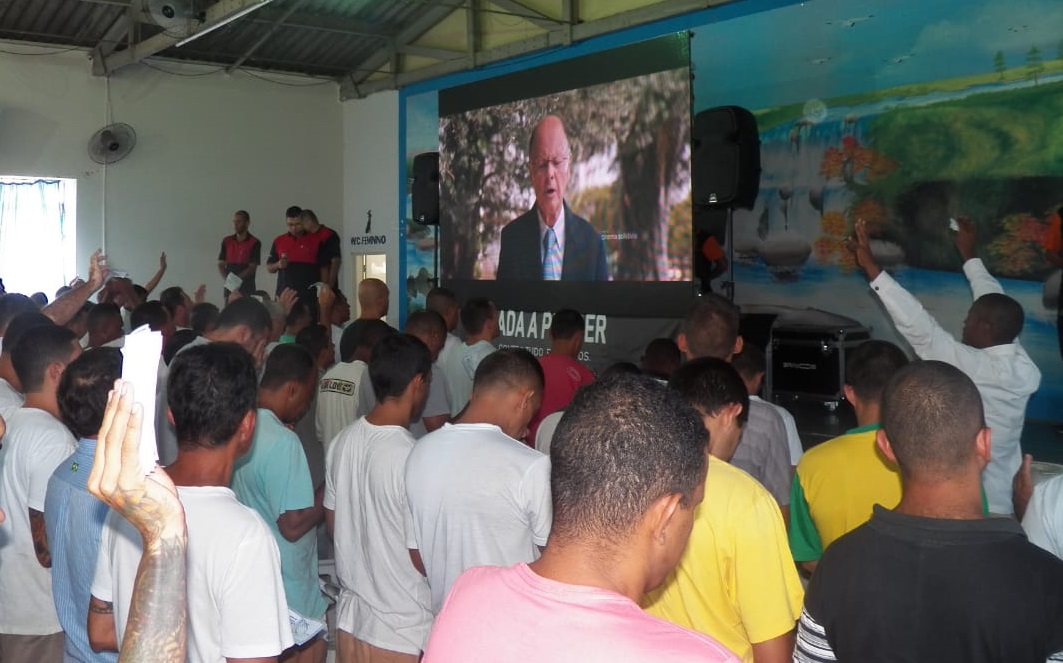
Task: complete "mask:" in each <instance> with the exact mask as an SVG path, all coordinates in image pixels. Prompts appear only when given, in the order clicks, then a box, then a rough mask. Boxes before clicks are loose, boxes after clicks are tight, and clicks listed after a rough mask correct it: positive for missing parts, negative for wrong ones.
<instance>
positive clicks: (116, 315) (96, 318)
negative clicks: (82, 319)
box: [87, 302, 122, 334]
mask: <svg viewBox="0 0 1063 663" xmlns="http://www.w3.org/2000/svg"><path fill="white" fill-rule="evenodd" d="M116 321H117V323H118V324H122V308H121V307H120V306H118V304H115V303H113V302H104V303H102V304H97V305H95V306H93V307H92V310H91V311H89V321H88V325H87V326H88V329H89V333H90V334H98V333H100V332H101V331H103V330H104V329H105V328H106V327H107V326H108V325H112V324H114V323H115V322H116Z"/></svg>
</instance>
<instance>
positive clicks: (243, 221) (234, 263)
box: [218, 210, 262, 300]
mask: <svg viewBox="0 0 1063 663" xmlns="http://www.w3.org/2000/svg"><path fill="white" fill-rule="evenodd" d="M250 226H251V215H250V214H248V213H247V212H246V211H244V210H238V211H237V212H236V213H235V214H233V230H235V231H236V232H235V233H233V234H232V235H229V236H228V237H226V238H225V239H223V240H222V241H221V251H219V252H218V274H220V275H221V277H222V278H223V279H224V278H226V277H227V276H228V275H229V274H236V275H237V276H238V277H240V279H242V281H243V282H242V283H241V284H240V292H241V293H243V294H244V295H245V296H247V295H251V294H254V292H255V290H257V289H258V288H257V287H256V286H255V271H256V270H258V265H259V263H261V262H262V242H260V241H259V239H258V238H257V237H255V236H254V235H252V234H251V233H250V232H249V231H248V228H249V227H250ZM229 292H230V290H229V288H228V287H227V286H226V288H225V299H226V300H228V299H229Z"/></svg>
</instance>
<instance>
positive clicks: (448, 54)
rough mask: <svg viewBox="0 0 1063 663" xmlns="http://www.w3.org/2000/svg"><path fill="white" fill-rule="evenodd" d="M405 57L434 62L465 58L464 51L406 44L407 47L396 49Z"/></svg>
mask: <svg viewBox="0 0 1063 663" xmlns="http://www.w3.org/2000/svg"><path fill="white" fill-rule="evenodd" d="M395 50H396V51H398V52H399V53H402V54H403V55H414V56H417V57H422V58H432V59H433V60H454V59H456V58H463V57H465V53H464V52H463V51H452V50H450V49H447V48H431V47H428V46H417V45H415V44H406V45H405V46H399V47H397V48H396V49H395Z"/></svg>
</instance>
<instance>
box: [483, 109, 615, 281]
mask: <svg viewBox="0 0 1063 663" xmlns="http://www.w3.org/2000/svg"><path fill="white" fill-rule="evenodd" d="M528 148H529V149H528V152H529V155H530V161H529V163H528V169H529V171H530V173H531V181H532V188H533V189H534V190H535V206H534V207H533V208H532V209H530V210H528V211H527V212H526V213H524V214H522V215H521V216H519V217H517V218H516V219H514V220H513V221H511V222H510V223H508V224H507V225H506V227H505V228H503V229H502V247H501V250H500V251H499V255H498V272H497V278H498V279H512V280H523V281H560V280H565V281H607V280H609V268H608V265H607V264H606V259H605V242H604V241H603V240H602V236H601V235H600V234H599V233H598V231H597V230H595V229H594V226H592V225H591V224H590V223H588V222H587V220H586V219H583V218H581V217H579V216H576V215H575V214H574V213H573V212H572V210H571V209H569V207H568V205H566V204H565V188H566V187H567V186H568V178H569V167H570V165H571V158H572V154H571V151H570V150H569V144H568V136H567V135H565V125H564V124H563V123H562V122H561V118H559V117H557V116H556V115H547V116H546V117H544V118H543V119H542V120H540V121H539V124H537V125H535V129H533V130H532V135H531V141H530V142H529V145H528Z"/></svg>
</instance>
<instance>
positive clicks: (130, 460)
mask: <svg viewBox="0 0 1063 663" xmlns="http://www.w3.org/2000/svg"><path fill="white" fill-rule="evenodd" d="M142 423H143V410H142V409H141V407H140V406H139V405H137V406H134V405H133V388H132V385H129V384H127V383H123V382H121V381H118V382H116V383H115V390H114V391H113V392H111V394H110V396H109V398H108V400H107V409H106V410H105V411H104V415H103V425H102V426H101V427H100V433H99V438H98V440H99V441H98V442H97V444H96V457H95V460H94V462H93V464H92V472H91V474H90V475H89V481H88V488H89V491H90V492H91V493H92V494H93V495H95V496H96V497H98V498H99V499H100V500H102V501H103V502H105V503H106V504H107V505H108V506H110V507H111V508H112V509H114V510H115V511H117V512H118V513H119V514H121V515H122V516H123V517H125V518H126V519H127V520H129V522H130V523H132V524H133V525H134V526H135V527H136V528H137V530H139V531H140V535H141V538H142V539H143V542H144V552H143V555H142V557H141V558H140V566H139V567H138V568H137V575H136V580H135V582H134V585H133V598H132V603H131V604H130V608H129V616H128V619H127V620H126V628H125V634H124V636H123V638H122V646H121V649H120V653H119V655H118V661H119V663H125V662H126V661H129V662H132V661H136V662H138V663H141V662H147V663H184V660H185V653H186V649H187V615H188V605H187V603H188V598H187V594H186V590H185V588H186V579H185V574H186V566H185V548H186V545H187V533H186V530H185V515H184V509H183V508H182V507H181V501H180V500H179V499H178V497H177V489H176V488H175V487H174V485H173V482H172V481H171V480H170V477H168V476H167V475H166V472H165V471H164V470H163V469H162V468H160V467H156V468H155V471H154V472H152V473H151V474H150V475H148V476H147V477H145V476H144V474H143V472H142V471H141V469H140V464H139V459H138V448H139V445H140V429H141V425H142ZM90 614H91V613H90ZM112 618H113V617H112Z"/></svg>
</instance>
